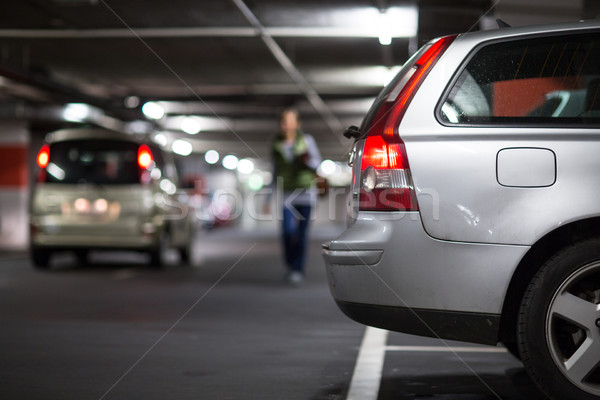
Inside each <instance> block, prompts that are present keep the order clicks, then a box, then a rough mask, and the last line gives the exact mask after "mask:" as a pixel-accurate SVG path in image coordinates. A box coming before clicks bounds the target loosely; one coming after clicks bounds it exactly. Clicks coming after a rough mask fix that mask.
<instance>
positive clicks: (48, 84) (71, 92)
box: [0, 63, 140, 120]
mask: <svg viewBox="0 0 600 400" xmlns="http://www.w3.org/2000/svg"><path fill="white" fill-rule="evenodd" d="M0 76H2V77H4V78H6V79H8V80H10V81H13V82H16V83H19V84H22V85H26V86H29V87H32V88H35V89H37V90H38V91H41V92H43V93H47V94H48V96H50V97H52V98H53V99H54V100H55V101H56V102H58V103H65V104H66V103H74V102H80V103H86V104H89V105H91V106H95V107H98V108H100V109H103V110H106V111H107V112H109V113H112V114H113V115H114V116H115V117H117V118H119V119H123V120H134V119H138V118H140V115H139V113H137V112H136V111H134V110H125V109H122V108H118V107H114V104H113V102H112V101H111V99H108V98H101V97H96V96H91V95H89V94H86V93H84V92H81V91H79V90H77V89H75V88H73V87H70V86H67V85H64V84H62V83H59V82H56V81H54V80H52V79H50V78H48V77H46V76H43V75H40V74H35V73H32V72H30V71H27V70H21V69H18V68H15V67H12V66H8V65H5V64H2V63H0Z"/></svg>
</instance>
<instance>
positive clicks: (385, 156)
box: [360, 136, 419, 211]
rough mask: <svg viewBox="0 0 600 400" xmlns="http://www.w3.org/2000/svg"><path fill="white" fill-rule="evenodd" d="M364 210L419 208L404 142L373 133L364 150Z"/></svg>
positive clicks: (362, 180)
mask: <svg viewBox="0 0 600 400" xmlns="http://www.w3.org/2000/svg"><path fill="white" fill-rule="evenodd" d="M360 169H361V185H360V209H361V210H364V211H417V210H418V209H419V208H418V206H417V201H416V200H417V199H416V196H415V191H414V188H413V186H412V183H411V180H410V173H409V168H408V161H407V159H406V151H405V150H404V143H402V141H400V140H398V141H395V142H392V141H387V140H384V138H383V137H381V136H369V137H367V140H366V142H365V146H364V149H363V156H362V163H361V166H360Z"/></svg>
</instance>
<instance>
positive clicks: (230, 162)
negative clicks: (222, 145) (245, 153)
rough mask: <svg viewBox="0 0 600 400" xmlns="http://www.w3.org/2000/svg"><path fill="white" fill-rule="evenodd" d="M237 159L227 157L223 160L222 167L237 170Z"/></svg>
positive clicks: (232, 156)
mask: <svg viewBox="0 0 600 400" xmlns="http://www.w3.org/2000/svg"><path fill="white" fill-rule="evenodd" d="M237 165H238V158H237V157H236V156H234V155H231V154H229V155H227V156H225V157H224V158H223V167H225V168H227V169H231V170H234V169H236V168H237Z"/></svg>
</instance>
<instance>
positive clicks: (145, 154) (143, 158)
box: [138, 144, 154, 169]
mask: <svg viewBox="0 0 600 400" xmlns="http://www.w3.org/2000/svg"><path fill="white" fill-rule="evenodd" d="M153 161H154V157H153V156H152V152H151V151H150V148H149V147H148V146H147V145H145V144H143V145H141V146H140V147H139V149H138V165H139V166H140V168H141V169H148V168H149V167H150V166H151V165H152V162H153Z"/></svg>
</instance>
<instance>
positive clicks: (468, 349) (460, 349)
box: [385, 346, 507, 353]
mask: <svg viewBox="0 0 600 400" xmlns="http://www.w3.org/2000/svg"><path fill="white" fill-rule="evenodd" d="M385 350H386V351H420V352H426V353H433V352H442V353H506V352H507V350H506V349H505V348H504V347H475V346H452V347H450V346H449V347H445V346H444V347H443V346H386V348H385Z"/></svg>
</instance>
